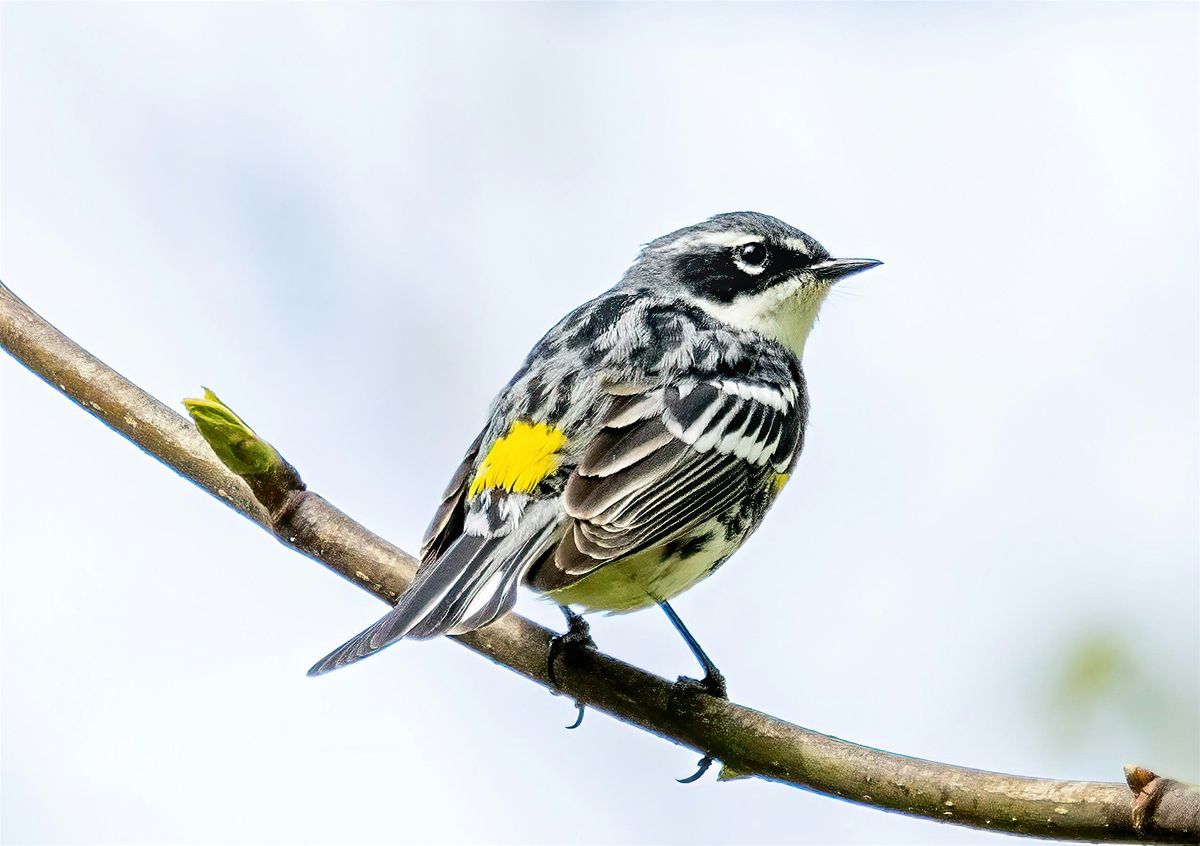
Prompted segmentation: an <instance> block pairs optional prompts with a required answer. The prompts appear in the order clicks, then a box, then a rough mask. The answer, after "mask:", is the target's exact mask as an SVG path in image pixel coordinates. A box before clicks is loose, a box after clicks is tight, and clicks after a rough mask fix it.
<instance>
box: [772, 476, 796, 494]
mask: <svg viewBox="0 0 1200 846" xmlns="http://www.w3.org/2000/svg"><path fill="white" fill-rule="evenodd" d="M789 478H791V474H790V473H776V474H775V475H774V476H772V477H771V493H779V492H780V491H781V490H783V486H784V485H786V484H787V483H788V479H789Z"/></svg>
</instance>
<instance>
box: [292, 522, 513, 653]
mask: <svg viewBox="0 0 1200 846" xmlns="http://www.w3.org/2000/svg"><path fill="white" fill-rule="evenodd" d="M499 540H500V539H499V538H490V539H489V538H483V537H480V536H478V535H462V536H460V537H459V538H458V540H456V541H455V542H454V544H453V545H452V546H451V547H450V548H449V549H447V550H446V552H445V554H443V555H442V557H441V558H439V559H438V560H437V561H436V562H433V563H432V564H429V565H427V566H426V567H424V568H422V569H421V571H420V572H419V573H418V574H417V578H416V580H415V581H414V582H413V583H412V585H411V586H410V587H409V589H408V590H407V591H406V592H405V594H404V595H403V596H401V597H400V601H399V602H397V603H396V606H395V607H394V608H392V610H391V611H389V612H388V613H387V614H386V615H384V616H383V617H382V618H381V619H380V620H378V621H377V622H375V623H374V624H373V625H372V626H370V627H369V628H367V629H364V630H363V631H361V632H359V633H358V634H357V635H355V636H354V637H352V638H351V639H350V640H348V641H346V642H345V643H343V644H342V645H341V646H339V647H338V648H337V649H335V650H333V652H330V653H329V654H328V655H326V656H325V657H324V658H322V659H321V660H320V661H318V662H317V663H316V664H314V665H313V666H312V668H311V669H310V670H309V671H308V674H309V675H310V676H319V675H323V674H325V673H328V672H332V671H333V670H337V669H339V668H341V667H345V666H346V665H348V664H353V663H355V662H356V661H361V660H362V659H363V658H366V657H368V656H369V655H374V654H375V653H376V652H378V651H379V650H381V649H384V648H385V647H388V646H391V645H392V644H393V643H395V642H396V641H398V640H401V639H402V638H403V637H405V636H406V635H408V634H409V633H410V632H411V633H413V635H414V636H416V637H433V636H435V635H437V634H441V632H440V631H434V630H431V628H430V627H428V626H420V624H421V623H423V622H424V621H425V619H426V618H427V617H430V616H437V615H436V613H435V612H437V611H438V609H439V608H440V607H444V606H446V605H447V604H448V601H449V602H453V601H454V600H455V599H456V598H457V597H458V596H461V595H462V589H463V587H464V583H465V582H468V581H470V579H471V577H472V575H478V574H479V572H480V570H481V569H482V568H481V567H480V565H481V564H483V563H484V560H485V559H486V558H487V556H488V555H489V554H490V553H491V552H492V551H493V548H494V547H495V546H496V544H497V543H498V541H499ZM480 586H482V585H480ZM443 616H444V614H443ZM419 626H420V627H421V629H422V631H420V632H413V630H414V629H415V628H417V627H419Z"/></svg>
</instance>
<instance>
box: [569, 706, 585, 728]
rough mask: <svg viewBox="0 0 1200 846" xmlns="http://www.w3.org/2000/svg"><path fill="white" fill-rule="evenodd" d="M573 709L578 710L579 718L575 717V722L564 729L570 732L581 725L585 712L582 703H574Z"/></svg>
mask: <svg viewBox="0 0 1200 846" xmlns="http://www.w3.org/2000/svg"><path fill="white" fill-rule="evenodd" d="M575 707H576V708H578V709H579V716H577V717H576V718H575V722H573V723H571V724H570V725H569V726H567V727H566V728H567V731H571V730H572V729H577V728H579V727H580V726H581V725H583V715H584V714H585V713H586V712H587V706H586V705H584V704H583V703H582V702H576V703H575Z"/></svg>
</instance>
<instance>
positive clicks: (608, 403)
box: [309, 212, 879, 694]
mask: <svg viewBox="0 0 1200 846" xmlns="http://www.w3.org/2000/svg"><path fill="white" fill-rule="evenodd" d="M877 264H879V262H877V261H874V260H871V259H834V258H830V256H829V253H828V252H827V251H826V250H825V248H824V247H822V246H821V245H820V244H818V243H817V242H816V241H814V240H813V239H812V238H810V237H809V236H808V235H806V234H804V233H803V232H801V231H799V230H798V229H794V228H793V227H791V226H788V225H787V224H786V223H784V222H783V221H780V220H777V219H776V218H773V217H769V216H768V215H764V214H758V213H754V212H735V213H730V214H721V215H717V216H716V217H713V218H711V219H710V220H707V221H705V222H704V223H700V224H697V225H695V226H690V227H687V228H686V229H680V230H677V231H675V232H672V233H671V234H669V235H664V236H663V237H661V238H658V239H657V240H655V241H652V242H650V243H649V244H648V245H646V246H645V248H644V249H643V250H642V252H641V254H640V255H639V256H638V259H637V261H636V262H634V264H633V266H632V267H630V268H629V270H628V271H626V273H625V276H624V277H623V278H622V279H621V281H620V282H619V283H618V284H617V285H616V286H615V287H614V288H612V289H611V290H609V291H607V292H605V293H603V294H601V295H600V296H598V297H596V298H595V299H594V300H591V301H590V302H587V303H584V304H583V305H582V306H580V307H579V308H577V309H575V310H574V311H573V312H571V313H570V314H568V315H567V316H566V317H564V318H563V319H562V320H561V321H559V323H558V325H556V326H555V327H554V328H553V329H551V330H550V331H549V332H548V333H547V334H546V336H545V337H544V338H542V340H540V341H539V342H538V343H537V345H536V346H534V348H533V350H532V351H531V352H530V353H529V356H528V358H526V360H525V363H524V364H523V365H522V366H521V369H520V370H518V371H517V374H516V375H515V376H513V378H512V380H511V381H509V383H508V385H507V386H506V387H505V388H504V390H502V391H501V392H500V395H499V396H498V397H497V398H496V400H495V401H494V402H493V403H492V407H491V410H490V411H489V413H488V419H487V423H486V425H485V426H484V428H483V431H482V432H481V433H480V434H479V437H477V438H476V439H475V442H474V443H473V444H471V447H470V448H469V449H468V450H467V454H466V457H465V458H464V459H463V461H462V464H461V465H460V466H459V468H458V470H457V471H456V472H455V474H454V477H453V478H452V479H451V480H450V485H449V487H447V489H446V493H445V494H444V496H443V498H442V502H441V505H440V506H439V507H438V509H437V512H436V513H435V514H434V517H433V521H432V522H431V523H430V525H429V529H428V531H427V533H426V536H425V540H424V543H423V544H422V547H421V566H420V569H419V570H418V572H417V576H416V579H415V581H414V582H413V583H412V586H411V587H410V588H409V589H408V591H407V592H406V593H405V594H404V595H403V596H402V597H400V600H399V601H398V602H397V603H396V606H395V608H393V609H392V610H391V611H390V612H389V613H388V614H387V616H385V617H384V618H383V619H381V620H379V622H377V623H375V625H373V626H371V627H370V628H369V629H367V630H366V631H364V632H362V633H361V634H359V635H358V636H357V637H355V638H353V639H352V640H350V641H348V642H347V643H345V644H344V645H342V646H340V647H339V648H338V649H336V650H334V651H333V652H331V653H330V654H329V655H328V656H326V657H325V658H323V659H321V661H320V662H318V663H317V664H316V665H315V666H314V667H313V668H312V669H311V670H310V671H309V675H319V674H321V673H326V672H329V671H330V670H335V669H337V668H338V667H342V666H345V665H346V664H350V663H353V662H355V661H358V660H359V659H361V658H365V657H367V656H368V655H371V654H373V653H375V652H378V651H379V650H380V649H383V648H384V647H385V646H388V645H390V644H392V643H395V642H396V641H398V640H400V639H401V638H405V637H410V638H430V637H435V636H437V635H441V634H458V633H462V632H467V631H471V630H473V629H477V628H480V627H482V626H486V625H487V624H488V623H490V622H492V621H493V620H495V619H496V618H497V617H499V616H500V615H502V614H504V613H505V612H506V611H508V610H509V609H510V608H512V607H513V605H514V603H515V602H516V596H517V588H518V586H519V585H521V584H522V583H524V584H526V585H528V586H529V587H531V588H533V589H534V590H536V591H539V592H541V593H543V594H545V595H546V596H548V597H549V598H550V599H552V600H553V601H554V602H556V603H558V604H559V606H560V607H562V608H563V610H564V612H565V613H566V614H567V619H568V621H569V622H570V623H571V632H570V633H569V635H568V636H569V637H570V636H573V637H574V641H575V642H578V641H580V640H586V639H587V634H586V626H584V625H583V623H582V619H581V618H580V617H578V615H576V614H574V613H573V612H572V611H571V610H570V606H572V605H576V606H580V607H582V608H583V609H584V610H585V611H609V612H624V611H633V610H636V609H639V608H645V607H648V606H650V605H655V604H658V605H660V606H661V607H662V608H663V610H664V611H665V612H666V613H667V615H668V617H669V618H670V619H671V622H672V623H673V624H674V625H675V627H676V628H677V629H679V631H680V633H681V634H682V635H683V637H684V638H685V639H686V640H687V642H688V646H689V647H690V648H691V650H692V652H693V654H695V655H696V658H697V660H699V661H700V662H701V664H702V665H703V666H704V670H705V679H704V684H705V686H706V688H707V689H709V690H710V691H712V692H714V693H718V694H722V693H723V692H724V680H723V678H722V677H721V675H720V673H719V672H718V671H717V668H716V667H715V666H714V665H713V663H712V661H711V660H709V658H708V656H706V655H705V654H704V652H703V650H701V649H700V646H699V644H697V643H696V641H695V639H694V638H693V637H692V636H691V635H690V634H689V633H688V632H687V629H686V628H684V627H683V624H682V623H681V622H680V620H679V618H678V617H677V616H676V615H675V612H674V611H673V610H672V609H671V607H670V606H669V605H668V604H667V601H668V600H669V599H671V598H672V597H674V596H676V595H677V594H679V593H681V592H683V591H684V590H686V589H687V588H689V587H691V586H692V585H694V584H696V583H697V582H698V581H700V580H701V579H703V578H704V577H706V576H708V575H709V574H711V573H712V572H713V571H714V570H716V569H717V568H718V567H719V566H720V565H721V564H722V563H724V561H725V560H726V559H728V558H729V556H730V555H732V554H733V552H734V551H735V550H737V548H738V547H739V546H740V545H741V544H742V542H743V541H745V539H746V538H747V537H748V536H749V535H750V533H751V532H752V531H754V529H755V528H756V527H757V526H758V524H759V522H761V520H762V518H763V516H764V515H765V514H766V512H767V509H768V508H769V507H770V506H771V503H772V502H773V501H774V500H775V497H776V494H778V493H779V490H780V489H781V488H782V487H783V485H784V483H785V482H786V481H787V478H788V474H789V473H790V472H791V469H792V466H793V465H794V464H795V463H796V459H797V457H798V456H799V455H800V449H801V447H802V446H803V444H804V428H805V422H806V419H807V417H808V395H807V391H806V389H805V384H804V374H803V372H802V371H801V368H800V355H801V353H802V352H803V350H804V342H805V339H806V338H807V337H808V333H809V330H810V329H812V326H813V322H814V321H815V320H816V317H817V310H818V309H819V308H820V306H821V302H822V301H823V300H824V299H825V296H826V294H827V293H828V292H829V289H830V288H831V287H832V285H833V284H834V283H835V282H836V281H837V280H839V279H841V278H843V277H846V276H849V275H850V274H852V273H857V272H859V271H862V270H866V269H867V268H870V267H874V266H876V265H877ZM549 661H550V664H549V667H550V670H551V676H552V678H553V667H554V655H553V650H552V654H551V656H550V658H549Z"/></svg>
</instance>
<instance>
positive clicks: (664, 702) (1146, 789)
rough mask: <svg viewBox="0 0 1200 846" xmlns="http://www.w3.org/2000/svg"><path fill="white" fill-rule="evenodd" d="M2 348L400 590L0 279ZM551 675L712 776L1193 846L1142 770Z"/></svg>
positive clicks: (251, 509) (399, 563)
mask: <svg viewBox="0 0 1200 846" xmlns="http://www.w3.org/2000/svg"><path fill="white" fill-rule="evenodd" d="M0 345H2V346H3V347H4V349H5V350H6V351H7V352H9V353H10V354H11V355H12V356H13V357H14V358H16V359H17V360H18V361H20V362H21V363H22V364H24V365H25V366H26V367H27V368H29V369H30V370H31V371H33V372H34V373H35V374H37V375H38V376H40V377H41V378H42V379H44V380H45V381H46V382H48V383H49V384H50V385H52V386H53V387H55V388H57V389H58V390H59V391H61V392H62V393H64V394H66V395H67V396H68V397H69V398H70V399H71V400H72V401H74V402H75V403H76V404H77V405H79V406H80V407H81V408H83V409H84V410H85V411H87V412H88V413H89V414H92V415H93V416H95V417H97V418H99V419H100V420H101V421H102V422H103V423H105V424H106V425H108V426H109V427H110V428H112V429H113V430H114V431H116V432H117V433H119V434H121V435H123V436H124V437H125V438H127V439H129V440H130V441H132V442H133V443H135V444H136V445H137V446H139V447H141V448H142V449H143V450H144V451H145V452H147V453H149V454H150V455H152V456H153V457H155V458H157V459H158V460H159V461H161V462H163V463H164V464H166V465H167V466H169V467H171V468H172V469H174V470H176V471H177V472H179V473H180V474H181V475H183V476H185V477H187V478H188V479H190V480H191V481H193V482H194V483H196V484H197V485H199V486H200V487H201V488H203V489H204V490H206V491H208V492H209V493H211V494H213V495H214V496H216V497H218V498H219V499H221V501H223V502H224V503H225V504H227V505H228V506H230V507H231V508H233V509H234V510H235V511H237V512H238V513H240V514H242V515H243V516H244V517H247V518H248V519H250V520H253V521H254V522H256V523H258V524H259V525H260V526H262V527H263V528H264V529H266V530H267V531H269V532H271V533H272V534H274V535H275V536H276V537H277V538H278V539H279V540H280V542H282V543H283V544H284V545H285V546H289V547H291V548H292V549H295V550H297V551H298V552H301V553H303V554H304V555H307V556H308V557H310V558H313V559H315V560H316V561H319V562H320V563H322V564H324V565H325V566H326V567H328V568H330V569H331V570H333V571H334V572H335V573H337V574H338V575H340V576H342V577H344V578H346V579H347V580H349V581H350V582H352V583H354V584H355V585H357V586H358V587H360V588H362V589H364V590H367V591H369V592H371V593H373V594H375V595H376V596H378V597H379V598H380V599H382V600H384V601H387V602H394V601H395V599H396V598H397V597H398V596H399V595H400V594H401V593H402V592H403V591H404V589H405V587H406V586H407V585H408V583H409V581H410V580H411V578H412V574H413V572H414V571H415V569H416V563H417V562H416V560H415V559H414V558H413V557H412V556H410V555H409V554H408V553H406V552H404V551H403V550H401V549H399V548H397V547H395V546H393V545H392V544H390V543H388V542H387V541H386V540H384V539H383V538H381V537H379V536H378V535H375V534H373V533H372V532H370V531H368V530H367V529H366V528H364V527H363V526H361V525H359V524H358V523H356V522H355V521H354V520H352V519H351V518H350V517H348V516H347V515H346V514H344V513H342V512H341V511H339V510H338V509H336V508H335V507H333V506H332V505H330V504H329V503H328V502H326V501H325V500H324V499H323V498H322V497H320V496H318V495H317V494H315V493H313V492H311V491H308V490H306V489H305V488H304V485H303V483H302V482H301V481H300V477H299V475H298V474H296V473H295V471H294V470H293V469H292V468H291V466H290V465H288V464H287V463H286V462H282V465H283V466H282V467H276V468H274V469H273V471H271V473H270V474H268V477H260V476H256V475H255V474H254V473H248V474H247V476H246V477H245V478H243V477H239V476H238V475H236V474H234V473H233V472H232V471H230V470H229V469H228V468H227V467H226V466H225V465H224V464H222V462H221V461H220V460H219V459H218V458H217V456H216V454H215V453H214V452H213V450H212V449H211V448H210V447H209V444H208V442H206V440H205V438H204V437H202V435H201V434H200V432H199V431H198V430H197V428H196V427H195V426H193V425H192V423H191V422H189V421H188V420H186V419H184V418H183V417H181V416H180V415H178V414H176V413H175V412H173V411H172V410H171V409H169V408H167V407H166V406H165V405H163V404H162V403H160V402H159V401H158V400H156V399H154V398H153V397H151V396H150V395H149V394H147V393H146V392H145V391H143V390H141V389H140V388H138V387H137V386H136V385H134V384H133V383H132V382H130V381H128V380H127V379H125V378H124V377H122V376H121V375H120V374H118V373H116V372H115V371H114V370H112V369H111V368H109V367H108V366H107V365H105V364H104V363H103V362H101V361H99V360H98V359H96V358H95V357H94V356H92V355H91V354H90V353H88V352H87V351H86V350H84V349H82V348H81V347H79V346H78V345H77V344H75V343H74V342H73V341H71V339H70V338H68V337H66V336H65V335H63V334H62V333H60V332H59V331H58V330H57V329H55V328H54V327H53V326H51V325H50V324H49V323H47V322H46V321H45V320H44V319H42V318H41V317H40V316H39V315H37V314H36V313H35V312H34V311H32V310H31V309H30V308H29V307H28V306H26V305H25V304H24V303H23V302H22V301H21V300H20V299H18V298H17V297H16V296H15V295H14V294H13V293H12V292H11V291H10V290H9V289H8V288H7V287H6V286H4V285H3V284H2V283H0ZM235 419H236V418H235ZM280 461H282V459H280ZM552 636H553V632H551V631H549V630H548V629H545V628H543V627H541V626H539V625H537V624H536V623H533V622H531V621H529V620H526V619H524V618H523V617H520V616H518V615H516V614H509V615H507V616H505V617H503V618H502V619H500V620H498V621H497V622H496V623H494V624H493V625H490V626H488V627H486V628H484V629H481V630H479V631H476V632H471V633H470V634H466V635H462V636H459V637H456V638H454V640H456V641H457V642H458V643H460V644H462V645H463V646H466V647H467V648H468V649H471V650H473V651H475V652H477V653H479V654H481V655H484V656H485V657H487V658H490V659H491V660H492V661H493V662H495V663H497V664H500V665H502V666H504V667H507V668H508V669H510V670H513V671H514V672H517V673H519V674H521V675H523V676H525V677H526V678H528V679H530V680H532V681H535V682H537V683H539V684H541V685H543V686H545V687H551V684H550V680H549V678H548V677H547V674H546V654H547V649H548V647H549V642H550V638H551V637H552ZM556 669H557V675H558V676H559V681H560V685H561V687H560V691H561V692H562V693H563V694H565V695H567V696H569V697H572V698H573V699H574V700H576V701H577V702H580V703H582V704H585V705H588V706H591V707H593V708H595V709H597V710H600V711H603V712H605V713H607V714H610V715H611V716H613V717H615V718H617V719H619V720H621V721H623V722H626V723H629V724H631V725H635V726H638V727H639V728H642V729H645V730H647V731H650V732H653V733H655V734H657V735H659V736H661V737H663V738H666V739H667V740H670V741H672V742H674V743H677V744H679V745H681V746H685V747H687V748H689V749H693V750H696V751H697V752H699V753H702V754H704V755H710V756H712V757H713V758H716V759H717V760H720V761H721V762H723V764H724V769H723V771H722V774H721V777H722V778H741V777H751V776H754V777H758V778H764V779H769V780H772V781H778V782H783V783H785V784H790V785H794V786H796V787H804V788H807V789H810V790H815V791H818V792H820V793H824V794H827V795H830V796H837V797H840V798H843V799H848V800H850V801H852V802H857V803H860V804H864V805H870V806H873V807H877V808H882V809H887V810H892V811H898V812H900V813H903V814H908V815H911V816H917V817H925V818H928V819H931V820H936V821H938V822H948V823H956V824H959V825H964V826H970V827H973V828H978V829H986V830H990V831H1001V832H1010V833H1013V834H1022V835H1031V836H1036V837H1044V838H1049V839H1055V840H1090V841H1105V842H1138V841H1151V840H1153V841H1159V842H1176V843H1194V842H1200V787H1197V786H1195V785H1190V784H1185V783H1183V782H1179V781H1175V780H1172V779H1165V778H1160V777H1159V776H1157V775H1155V774H1154V773H1152V772H1150V771H1149V770H1146V769H1145V768H1142V767H1128V768H1126V776H1127V783H1126V784H1121V783H1115V782H1114V783H1104V782H1071V781H1054V780H1050V779H1039V778H1026V777H1022V776H1013V775H1005V774H1001V773H992V772H986V771H982V770H974V769H968V768H965V767H957V766H952V765H949V764H940V763H936V762H933V761H925V760H921V759H919V758H909V757H905V756H902V755H897V754H893V753H890V752H884V751H881V750H878V749H872V748H870V747H866V746H859V745H857V744H854V743H849V742H847V741H844V740H840V739H838V738H835V737H831V736H828V735H824V734H820V733H818V732H815V731H811V730H809V729H805V728H801V727H800V726H796V725H793V724H791V723H788V722H785V721H783V720H780V719H778V718H775V717H772V716H769V715H767V714H763V713H760V712H758V711H755V710H753V709H751V708H747V707H744V706H742V705H737V704H735V703H733V702H728V701H725V700H721V699H714V698H712V697H709V696H706V695H704V694H700V693H695V692H688V693H687V694H686V695H681V694H680V692H679V690H678V689H677V688H676V687H675V686H674V685H673V684H672V683H671V682H670V681H668V680H667V679H664V678H661V677H659V676H655V675H653V674H651V673H647V672H646V671H644V670H640V669H638V668H637V667H634V666H631V665H629V664H626V663H625V662H623V661H620V660H618V659H616V658H613V657H611V656H609V655H605V654H603V653H600V652H586V653H583V654H581V655H579V657H578V659H577V660H574V661H572V662H570V663H569V664H566V665H563V666H559V667H557V668H556Z"/></svg>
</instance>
